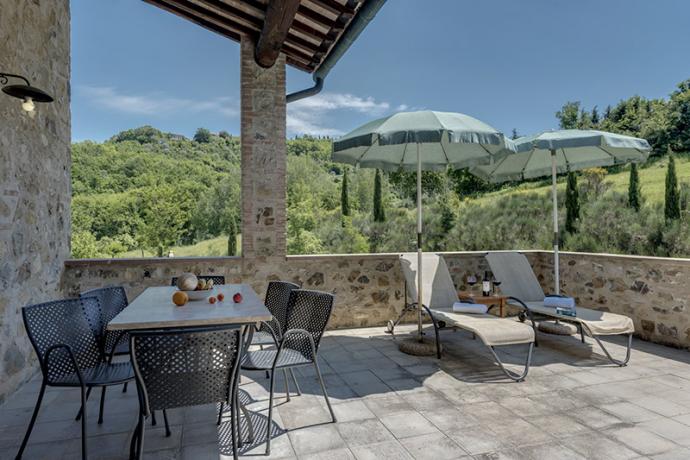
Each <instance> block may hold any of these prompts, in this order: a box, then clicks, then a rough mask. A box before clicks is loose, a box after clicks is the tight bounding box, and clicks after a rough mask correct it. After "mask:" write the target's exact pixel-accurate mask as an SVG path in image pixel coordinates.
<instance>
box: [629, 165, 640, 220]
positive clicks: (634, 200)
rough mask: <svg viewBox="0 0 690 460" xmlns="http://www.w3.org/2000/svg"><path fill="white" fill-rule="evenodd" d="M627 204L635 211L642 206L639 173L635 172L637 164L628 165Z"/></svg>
mask: <svg viewBox="0 0 690 460" xmlns="http://www.w3.org/2000/svg"><path fill="white" fill-rule="evenodd" d="M628 206H630V207H631V208H632V209H634V210H635V211H638V212H639V210H640V207H641V206H642V195H641V191H640V175H639V173H638V172H637V164H636V163H633V164H631V165H630V180H629V182H628Z"/></svg>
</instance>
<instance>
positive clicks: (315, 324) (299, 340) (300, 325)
mask: <svg viewBox="0 0 690 460" xmlns="http://www.w3.org/2000/svg"><path fill="white" fill-rule="evenodd" d="M333 300H334V297H333V295H332V294H328V293H326V292H318V291H308V290H305V289H295V290H292V291H291V292H290V300H289V302H288V309H287V316H286V320H285V332H284V333H283V334H282V337H281V339H280V343H279V344H278V347H277V348H271V349H266V350H256V351H249V352H247V353H246V355H245V357H244V359H243V361H242V369H245V370H251V371H259V370H270V371H271V384H270V390H269V393H270V396H269V403H268V425H267V431H266V455H269V454H270V453H271V435H270V433H271V431H270V430H271V424H272V419H273V389H274V384H275V371H276V369H291V368H293V367H299V366H307V365H313V366H314V368H315V369H316V376H317V377H318V379H319V383H320V384H321V390H322V391H323V396H324V398H325V399H326V405H327V406H328V410H329V412H330V413H331V418H332V419H333V422H334V423H335V422H336V418H335V414H334V413H333V408H332V407H331V402H330V400H329V399H328V393H327V392H326V386H325V385H324V383H323V377H322V376H321V370H320V369H319V363H318V359H317V353H318V350H319V343H320V342H321V337H322V336H323V333H324V331H325V329H326V324H327V323H328V320H329V319H330V317H331V311H332V310H333Z"/></svg>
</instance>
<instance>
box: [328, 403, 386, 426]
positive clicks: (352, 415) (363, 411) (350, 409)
mask: <svg viewBox="0 0 690 460" xmlns="http://www.w3.org/2000/svg"><path fill="white" fill-rule="evenodd" d="M377 400H378V399H375V400H372V401H377ZM333 411H334V412H335V416H336V418H337V419H338V422H339V423H342V422H351V421H353V420H365V419H370V418H376V415H374V413H373V412H372V411H371V410H370V409H369V408H368V407H367V405H366V404H364V402H362V401H359V400H355V401H347V402H343V403H340V404H334V405H333Z"/></svg>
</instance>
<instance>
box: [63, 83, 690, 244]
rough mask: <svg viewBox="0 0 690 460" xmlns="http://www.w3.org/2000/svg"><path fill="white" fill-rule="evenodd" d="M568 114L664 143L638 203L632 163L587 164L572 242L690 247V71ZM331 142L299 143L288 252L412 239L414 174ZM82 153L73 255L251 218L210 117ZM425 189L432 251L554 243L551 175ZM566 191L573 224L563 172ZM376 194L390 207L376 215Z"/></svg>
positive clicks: (79, 149) (220, 232)
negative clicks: (196, 125)
mask: <svg viewBox="0 0 690 460" xmlns="http://www.w3.org/2000/svg"><path fill="white" fill-rule="evenodd" d="M556 117H557V119H558V120H559V123H560V125H561V126H562V127H564V128H583V129H586V128H596V129H603V130H607V131H612V132H620V133H624V134H631V135H635V136H640V137H644V138H646V139H648V140H649V141H650V143H651V144H652V147H653V150H654V154H653V156H652V157H651V158H650V160H649V161H648V163H647V164H645V165H641V167H640V172H639V175H640V183H641V194H642V206H641V209H639V211H636V210H635V209H633V208H632V207H631V206H630V205H629V204H628V196H627V188H628V182H629V175H630V173H629V167H622V168H621V167H616V168H611V169H610V170H604V169H593V170H587V171H583V172H579V173H577V175H576V177H577V180H578V191H579V197H580V200H579V204H580V216H579V219H577V220H575V221H574V224H573V228H574V230H573V231H572V232H571V233H565V232H562V234H561V239H562V243H563V247H564V249H566V250H576V251H592V252H614V253H626V254H643V255H644V254H646V255H659V256H690V231H688V230H690V228H689V225H690V222H689V220H690V219H689V218H688V203H689V202H690V185H689V184H690V157H689V156H688V155H687V154H685V153H681V152H688V151H690V80H688V81H686V82H683V83H681V84H680V85H678V89H677V90H675V91H674V92H673V93H671V95H670V97H669V98H668V99H653V100H647V99H644V98H641V97H639V96H633V97H631V98H629V99H626V100H623V101H621V102H620V103H618V104H617V105H616V106H614V107H607V108H606V109H605V110H604V111H603V112H602V113H600V112H599V111H598V110H597V108H596V107H594V108H592V109H591V110H585V109H584V108H583V107H581V105H580V104H579V102H568V103H566V104H564V106H563V108H562V109H561V110H560V111H558V113H557V114H556ZM330 145H331V141H330V139H320V138H314V137H310V136H304V137H300V138H295V139H289V140H288V141H287V153H288V158H287V175H288V180H287V207H288V209H287V214H288V224H287V237H288V238H287V244H288V253H290V254H316V253H365V252H400V251H409V250H412V249H413V248H414V244H415V240H414V235H415V199H416V188H415V182H416V180H415V176H414V174H411V173H405V172H393V173H384V174H381V180H380V190H379V191H378V193H376V191H375V175H376V172H375V171H374V170H368V169H353V168H351V167H346V166H344V165H341V164H336V163H333V162H331V161H330ZM669 151H673V152H676V153H674V154H673V155H674V158H676V173H677V177H678V183H679V184H680V185H679V187H678V189H674V191H675V192H677V193H678V195H679V198H678V200H677V201H678V202H679V203H680V206H679V207H680V217H678V213H677V212H676V213H675V215H674V216H673V217H670V218H667V217H665V216H666V214H665V211H664V201H665V198H664V197H665V193H666V190H665V180H666V174H667V169H668V168H667V164H668V158H669V154H668V152H669ZM72 160H73V162H72V190H73V200H72V230H73V231H72V255H73V257H76V258H90V257H138V256H141V255H142V254H143V255H144V256H150V255H157V256H164V255H167V254H168V253H169V251H170V250H172V251H173V253H174V254H175V255H176V256H205V255H227V254H228V252H229V251H228V249H229V248H228V244H227V243H228V235H237V234H238V233H239V231H240V229H241V222H240V219H241V216H240V211H239V209H240V145H239V138H238V137H236V136H232V135H230V134H228V133H226V132H220V133H210V132H209V131H208V130H205V129H201V128H200V129H199V130H198V131H197V134H196V135H195V136H194V138H193V139H187V138H185V137H184V136H180V135H175V134H171V133H164V132H161V131H159V130H157V129H155V128H153V127H150V126H144V127H140V128H135V129H131V130H128V131H123V132H121V133H118V134H116V135H115V136H113V137H112V138H111V139H109V140H108V141H106V142H102V143H96V142H90V141H86V142H79V143H75V144H73V147H72ZM345 172H347V178H348V180H347V187H346V189H345V190H344V191H343V188H344V187H343V185H344V180H343V179H344V174H345ZM423 187H424V197H423V198H424V200H425V203H424V245H425V248H424V249H425V250H432V251H457V250H491V249H538V248H544V249H546V248H549V247H550V246H551V240H552V230H551V201H550V196H549V182H548V180H547V181H533V182H529V183H523V184H517V183H512V184H506V185H502V186H496V185H492V184H488V183H485V182H483V181H481V180H480V179H478V178H476V177H474V176H471V175H470V174H469V173H468V172H467V171H460V170H447V171H445V172H438V173H432V172H425V173H424V175H423ZM559 188H560V190H561V193H560V196H559V210H560V213H561V222H563V221H564V220H565V209H564V201H565V200H564V195H565V194H564V193H563V190H564V188H565V177H562V178H560V179H559ZM343 194H344V195H343ZM343 196H345V197H347V199H346V200H345V201H346V203H345V202H344V201H342V200H343ZM375 197H376V198H375ZM375 199H376V200H378V201H377V202H378V203H379V204H380V206H377V207H376V208H377V209H379V210H383V213H380V212H379V214H378V217H379V219H378V220H375V219H374V208H375V206H374V201H375ZM345 204H346V205H347V206H346V208H343V205H345ZM342 209H346V211H349V212H346V214H347V215H343V212H342ZM239 246H240V245H237V247H236V249H235V250H234V253H235V254H237V253H238V252H239V249H238V248H239Z"/></svg>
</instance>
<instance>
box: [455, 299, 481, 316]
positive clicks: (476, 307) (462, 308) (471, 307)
mask: <svg viewBox="0 0 690 460" xmlns="http://www.w3.org/2000/svg"><path fill="white" fill-rule="evenodd" d="M488 310H489V307H487V306H486V305H483V304H481V303H466V302H455V303H454V304H453V311H454V312H455V313H472V314H475V315H483V314H484V313H486V312H487V311H488Z"/></svg>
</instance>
